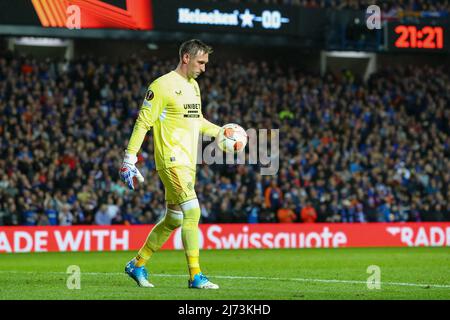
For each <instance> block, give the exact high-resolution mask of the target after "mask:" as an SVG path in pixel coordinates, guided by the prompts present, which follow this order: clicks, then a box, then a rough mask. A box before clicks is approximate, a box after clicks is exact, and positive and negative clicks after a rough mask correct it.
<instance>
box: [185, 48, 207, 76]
mask: <svg viewBox="0 0 450 320" xmlns="http://www.w3.org/2000/svg"><path fill="white" fill-rule="evenodd" d="M207 63H208V53H205V52H203V51H199V52H198V53H197V54H196V55H195V56H192V57H191V56H189V59H188V63H187V76H188V78H194V79H196V78H197V77H198V76H199V75H200V74H201V73H203V72H205V68H206V64H207Z"/></svg>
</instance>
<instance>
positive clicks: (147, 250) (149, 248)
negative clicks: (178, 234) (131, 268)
mask: <svg viewBox="0 0 450 320" xmlns="http://www.w3.org/2000/svg"><path fill="white" fill-rule="evenodd" d="M182 221H183V213H182V212H181V211H175V210H171V209H167V210H166V214H165V216H164V218H163V219H161V221H159V222H158V223H157V224H156V225H155V227H154V228H153V229H152V231H151V232H150V233H149V234H148V236H147V240H146V241H145V244H144V245H143V246H142V248H141V250H139V252H138V255H137V256H136V258H135V259H136V262H135V264H136V266H137V267H142V266H144V265H145V264H146V263H147V261H148V260H149V259H150V257H151V256H152V255H153V253H154V252H156V251H158V250H159V248H161V246H162V245H163V244H164V243H165V242H166V241H167V239H169V237H170V234H171V233H172V231H173V230H175V229H176V228H178V227H179V226H180V225H181V223H182Z"/></svg>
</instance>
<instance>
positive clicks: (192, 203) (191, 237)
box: [180, 198, 219, 289]
mask: <svg viewBox="0 0 450 320" xmlns="http://www.w3.org/2000/svg"><path fill="white" fill-rule="evenodd" d="M180 207H181V210H182V211H183V216H184V217H183V224H182V226H181V237H182V240H183V246H184V251H185V254H186V259H187V264H188V268H189V275H190V280H189V283H188V285H189V287H190V288H199V289H218V288H219V286H218V285H216V284H214V283H212V282H211V281H209V280H208V278H207V277H206V276H204V275H203V273H202V272H201V270H200V263H199V255H200V254H199V241H198V234H199V230H198V222H199V220H200V213H201V212H200V205H199V203H198V200H197V199H196V198H195V199H192V200H189V201H186V202H183V203H182V204H180Z"/></svg>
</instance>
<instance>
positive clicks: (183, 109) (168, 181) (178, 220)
mask: <svg viewBox="0 0 450 320" xmlns="http://www.w3.org/2000/svg"><path fill="white" fill-rule="evenodd" d="M211 52H212V49H211V47H209V46H207V45H206V44H204V43H203V42H201V41H200V40H196V39H193V40H189V41H186V42H185V43H183V44H182V45H181V46H180V50H179V56H180V61H179V63H178V66H177V68H176V69H175V70H173V71H171V72H169V73H167V74H165V75H163V76H161V77H159V78H158V79H156V80H155V81H153V82H152V83H151V84H150V86H149V88H148V90H147V93H146V95H145V98H144V102H143V104H142V107H141V109H140V111H139V116H138V118H137V120H136V123H135V125H134V129H133V133H132V135H131V138H130V140H129V143H128V147H127V149H126V152H125V158H124V161H123V164H122V167H121V169H120V172H119V173H120V177H121V179H122V180H123V181H124V182H126V183H127V184H128V187H129V188H131V189H134V183H135V181H134V178H136V179H137V180H138V181H139V182H143V181H144V178H143V176H142V175H141V174H140V172H139V171H138V169H137V168H136V166H135V164H136V162H137V157H136V154H137V153H138V151H139V149H140V147H141V145H142V141H143V140H144V137H145V135H146V133H147V131H149V130H150V128H152V127H153V136H154V149H155V162H156V170H157V172H158V174H159V177H160V178H161V180H162V182H163V184H164V187H165V200H166V213H165V216H164V218H163V219H161V221H159V222H158V223H157V224H156V225H155V227H154V228H153V229H152V230H151V232H150V233H149V235H148V237H147V240H146V242H145V244H144V245H143V246H142V248H141V249H140V250H139V252H138V254H137V255H136V257H135V258H133V259H132V260H131V261H130V262H128V264H127V265H126V267H125V272H126V273H127V274H128V275H129V276H130V277H131V278H133V279H134V280H135V281H136V282H137V284H138V285H139V286H142V287H153V285H152V284H151V283H150V282H149V281H148V273H147V270H146V269H145V264H146V263H147V261H148V260H149V259H150V257H151V256H152V255H153V253H155V252H156V251H157V250H158V249H159V248H161V246H162V245H163V244H164V243H165V242H166V241H167V239H168V238H169V236H170V235H171V233H172V231H173V230H175V229H176V228H178V227H180V226H181V228H182V231H181V235H182V240H183V246H184V250H185V254H186V259H187V264H188V268H189V274H190V279H189V288H200V289H218V288H219V286H218V285H216V284H214V283H212V282H211V281H209V279H208V278H207V277H206V276H204V275H203V273H202V272H201V270H200V265H199V238H198V237H199V235H198V232H199V231H198V222H199V220H200V206H199V202H198V200H197V195H196V193H195V190H194V184H195V172H196V163H197V144H198V137H199V133H200V132H201V133H203V134H205V135H208V136H214V137H215V136H217V134H218V133H219V131H220V130H221V128H220V127H219V126H217V125H215V124H212V123H211V122H209V121H208V120H206V119H205V118H203V115H202V110H201V98H200V89H199V86H198V84H197V81H195V78H197V77H198V76H199V75H200V74H201V73H202V72H204V71H205V66H206V64H207V63H208V55H209V54H210V53H211ZM227 135H228V134H227Z"/></svg>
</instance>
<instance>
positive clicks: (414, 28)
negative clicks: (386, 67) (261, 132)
mask: <svg viewBox="0 0 450 320" xmlns="http://www.w3.org/2000/svg"><path fill="white" fill-rule="evenodd" d="M389 29H390V30H389V33H390V37H389V48H390V49H394V50H402V51H406V50H408V49H413V50H427V51H444V50H445V49H446V47H447V44H446V42H447V41H446V34H445V31H446V30H445V26H444V25H438V26H432V25H408V24H396V25H391V26H390V28H389Z"/></svg>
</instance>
